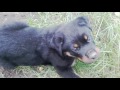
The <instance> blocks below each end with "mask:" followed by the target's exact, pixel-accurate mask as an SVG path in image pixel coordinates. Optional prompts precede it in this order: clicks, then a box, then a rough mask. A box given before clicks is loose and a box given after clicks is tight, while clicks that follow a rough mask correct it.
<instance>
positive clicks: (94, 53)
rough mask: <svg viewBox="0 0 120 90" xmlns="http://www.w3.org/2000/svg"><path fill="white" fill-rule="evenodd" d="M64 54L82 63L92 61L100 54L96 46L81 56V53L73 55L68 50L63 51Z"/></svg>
mask: <svg viewBox="0 0 120 90" xmlns="http://www.w3.org/2000/svg"><path fill="white" fill-rule="evenodd" d="M64 54H65V55H66V56H68V57H72V58H77V59H79V60H80V61H82V62H84V63H92V62H94V61H95V60H96V59H97V58H98V56H99V54H100V49H99V48H97V47H96V48H95V49H91V50H89V51H88V52H87V53H86V54H85V55H83V56H82V55H78V56H74V55H72V54H71V53H70V52H65V53H64Z"/></svg>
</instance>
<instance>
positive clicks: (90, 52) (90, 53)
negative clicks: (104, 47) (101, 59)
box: [86, 49, 98, 59]
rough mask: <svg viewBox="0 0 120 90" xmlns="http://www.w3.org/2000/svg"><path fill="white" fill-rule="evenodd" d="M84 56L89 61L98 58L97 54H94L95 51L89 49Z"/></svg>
mask: <svg viewBox="0 0 120 90" xmlns="http://www.w3.org/2000/svg"><path fill="white" fill-rule="evenodd" d="M86 56H87V57H88V58H90V59H96V58H97V56H98V53H97V52H96V50H94V49H91V50H89V51H88V52H87V54H86Z"/></svg>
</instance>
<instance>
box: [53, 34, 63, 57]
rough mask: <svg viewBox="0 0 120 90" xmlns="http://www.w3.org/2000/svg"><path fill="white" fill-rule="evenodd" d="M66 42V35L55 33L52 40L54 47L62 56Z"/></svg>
mask: <svg viewBox="0 0 120 90" xmlns="http://www.w3.org/2000/svg"><path fill="white" fill-rule="evenodd" d="M63 42H64V35H63V34H62V33H59V32H58V33H55V35H54V36H53V39H52V47H53V48H54V49H55V50H56V51H58V52H59V54H60V55H61V56H62V46H63Z"/></svg>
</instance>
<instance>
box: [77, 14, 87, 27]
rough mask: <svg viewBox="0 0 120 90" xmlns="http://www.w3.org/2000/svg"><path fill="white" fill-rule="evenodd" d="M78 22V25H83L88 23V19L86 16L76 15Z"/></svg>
mask: <svg viewBox="0 0 120 90" xmlns="http://www.w3.org/2000/svg"><path fill="white" fill-rule="evenodd" d="M77 19H78V24H79V25H80V26H85V25H88V23H89V21H88V18H87V17H85V16H84V17H78V18H77Z"/></svg>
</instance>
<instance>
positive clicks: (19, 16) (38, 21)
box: [0, 12, 120, 78]
mask: <svg viewBox="0 0 120 90" xmlns="http://www.w3.org/2000/svg"><path fill="white" fill-rule="evenodd" d="M78 16H87V17H88V18H89V20H90V23H91V26H92V28H93V36H94V39H95V43H96V45H97V46H98V47H100V50H101V54H100V57H99V58H98V60H97V61H96V62H94V63H92V64H84V63H82V62H80V61H78V60H76V64H75V66H74V67H73V68H74V70H75V71H76V72H77V73H78V74H79V75H80V76H81V77H83V78H116V77H119V78H120V13H119V12H115V13H113V12H0V24H4V23H6V22H11V21H23V22H27V23H28V24H29V25H31V26H33V27H47V26H51V25H57V24H60V23H63V22H64V23H65V22H68V21H71V20H73V19H74V18H76V17H78ZM0 77H1V78H33V77H34V78H59V76H58V74H57V73H56V72H55V69H54V68H53V67H51V66H43V65H42V66H38V67H29V66H20V67H17V68H16V69H14V70H10V71H5V70H3V69H2V68H0Z"/></svg>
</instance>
